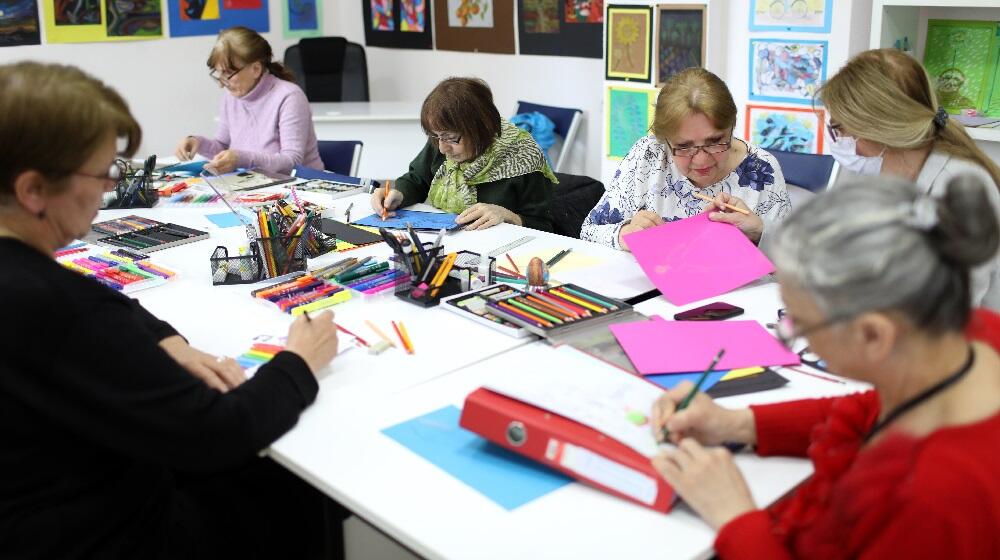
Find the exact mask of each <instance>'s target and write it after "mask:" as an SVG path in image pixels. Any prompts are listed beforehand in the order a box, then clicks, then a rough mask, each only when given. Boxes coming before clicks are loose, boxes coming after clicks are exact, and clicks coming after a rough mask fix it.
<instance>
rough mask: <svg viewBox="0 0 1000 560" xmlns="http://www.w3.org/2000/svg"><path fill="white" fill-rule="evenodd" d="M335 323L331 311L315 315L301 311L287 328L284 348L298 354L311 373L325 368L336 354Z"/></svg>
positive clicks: (314, 373)
mask: <svg viewBox="0 0 1000 560" xmlns="http://www.w3.org/2000/svg"><path fill="white" fill-rule="evenodd" d="M337 345H338V341H337V324H336V323H334V322H333V312H332V311H324V312H322V313H319V314H317V315H309V314H308V313H303V314H302V315H300V316H299V318H298V319H296V320H295V322H294V323H292V326H291V327H289V329H288V343H287V344H286V345H285V350H287V351H289V352H293V353H295V354H298V356H299V357H300V358H302V360H303V361H305V363H306V364H307V365H308V366H309V369H310V370H311V371H312V372H313V375H316V373H318V372H319V370H321V369H323V368H325V367H326V366H327V365H328V364H329V363H330V362H331V361H333V357H334V356H336V355H337Z"/></svg>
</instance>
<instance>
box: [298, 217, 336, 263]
mask: <svg viewBox="0 0 1000 560" xmlns="http://www.w3.org/2000/svg"><path fill="white" fill-rule="evenodd" d="M305 236H306V249H305V250H306V256H307V257H309V258H310V259H314V258H316V257H318V256H320V255H325V254H327V253H329V252H330V251H333V250H336V249H337V238H336V236H333V235H327V234H325V233H323V232H321V231H320V230H319V228H317V227H316V226H314V225H310V226H309V228H308V229H306V233H305Z"/></svg>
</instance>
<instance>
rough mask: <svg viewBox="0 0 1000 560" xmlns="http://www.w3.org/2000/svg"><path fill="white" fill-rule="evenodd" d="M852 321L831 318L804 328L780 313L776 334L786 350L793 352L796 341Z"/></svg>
mask: <svg viewBox="0 0 1000 560" xmlns="http://www.w3.org/2000/svg"><path fill="white" fill-rule="evenodd" d="M782 311H784V310H782ZM850 319H851V317H830V318H829V319H827V320H825V321H821V322H819V323H817V324H815V325H812V326H811V327H804V328H803V327H799V326H798V325H796V324H795V321H794V320H792V316H791V315H789V314H788V313H781V312H779V313H778V322H777V324H776V325H775V333H776V334H777V335H778V340H780V341H781V343H782V344H784V345H785V348H788V349H789V350H791V349H792V348H793V347H794V346H795V341H796V340H798V339H800V338H802V337H804V336H808V335H810V334H814V333H817V332H819V331H821V330H823V329H828V328H830V327H832V326H834V325H836V324H837V323H842V322H844V321H848V320H850Z"/></svg>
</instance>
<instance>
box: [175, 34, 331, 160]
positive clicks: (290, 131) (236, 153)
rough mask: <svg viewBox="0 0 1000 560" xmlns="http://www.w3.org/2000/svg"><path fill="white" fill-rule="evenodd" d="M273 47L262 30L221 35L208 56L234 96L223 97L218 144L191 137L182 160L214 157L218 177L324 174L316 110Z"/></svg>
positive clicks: (186, 140)
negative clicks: (240, 172)
mask: <svg viewBox="0 0 1000 560" xmlns="http://www.w3.org/2000/svg"><path fill="white" fill-rule="evenodd" d="M272 57H273V54H272V51H271V45H269V44H268V42H267V40H265V39H264V38H263V37H261V36H260V34H258V33H257V32H256V31H253V30H252V29H247V28H246V27H231V28H229V29H226V30H225V31H222V32H221V33H219V39H218V40H217V41H216V42H215V46H214V47H212V53H211V54H210V55H209V56H208V67H209V68H210V69H211V70H210V72H209V76H211V77H212V79H213V80H215V81H217V82H219V85H220V86H222V87H223V88H225V89H226V91H228V92H229V95H224V96H223V98H222V108H221V110H220V113H219V130H218V132H216V134H215V139H214V140H210V139H208V138H205V137H204V136H187V137H185V138H184V139H183V140H181V141H180V143H179V144H178V145H177V151H176V155H177V157H178V158H179V159H180V160H181V161H187V160H189V159H191V158H193V157H194V155H195V154H200V155H203V156H205V157H207V158H211V161H210V162H209V163H207V164H206V165H205V166H206V167H207V168H209V169H211V170H212V171H215V172H216V173H228V172H230V171H233V170H234V169H236V168H237V167H243V168H247V169H252V168H258V169H264V170H266V171H276V172H279V173H289V172H291V170H292V169H294V168H295V166H297V165H303V166H306V167H312V168H314V169H323V162H322V160H320V158H319V150H318V149H317V144H316V130H315V129H314V128H313V122H312V111H311V110H310V109H309V101H308V100H307V99H306V95H305V94H304V93H303V92H302V90H301V89H299V86H298V85H296V84H295V82H294V81H293V78H292V73H291V72H290V71H289V70H288V69H287V68H285V67H284V66H282V65H281V64H280V63H278V62H275V61H273V60H271V59H272Z"/></svg>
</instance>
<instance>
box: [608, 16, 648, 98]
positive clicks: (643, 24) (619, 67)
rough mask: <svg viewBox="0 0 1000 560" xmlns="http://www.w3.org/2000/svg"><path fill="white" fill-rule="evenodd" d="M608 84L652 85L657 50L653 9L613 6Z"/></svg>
mask: <svg viewBox="0 0 1000 560" xmlns="http://www.w3.org/2000/svg"><path fill="white" fill-rule="evenodd" d="M606 19H607V49H606V52H607V54H606V56H607V61H606V63H605V72H604V75H605V78H606V79H608V80H627V81H637V82H649V81H650V66H651V65H650V58H651V57H650V54H651V52H652V50H653V8H652V7H648V6H633V5H609V6H608V13H607V18H606Z"/></svg>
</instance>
